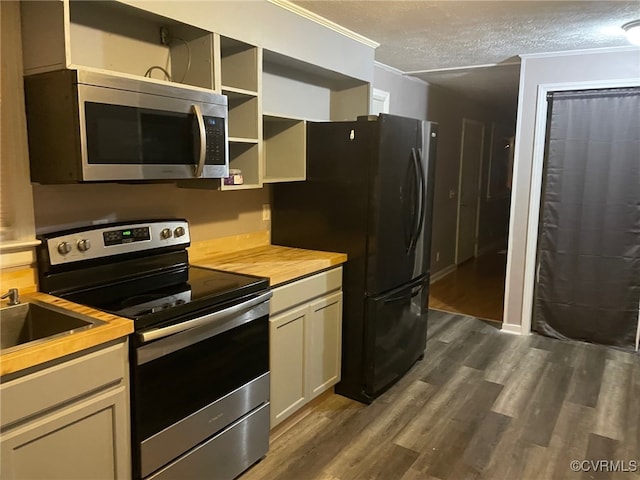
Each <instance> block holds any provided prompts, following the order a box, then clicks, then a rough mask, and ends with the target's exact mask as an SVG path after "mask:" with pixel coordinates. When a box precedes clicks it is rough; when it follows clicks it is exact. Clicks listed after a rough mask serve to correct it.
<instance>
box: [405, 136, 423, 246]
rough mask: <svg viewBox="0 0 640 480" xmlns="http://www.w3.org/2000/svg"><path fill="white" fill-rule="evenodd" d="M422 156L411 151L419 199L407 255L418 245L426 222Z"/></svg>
mask: <svg viewBox="0 0 640 480" xmlns="http://www.w3.org/2000/svg"><path fill="white" fill-rule="evenodd" d="M419 155H420V154H419V153H418V152H416V149H415V148H412V149H411V159H412V160H413V167H414V172H415V176H416V186H417V189H416V190H417V192H419V193H418V194H417V198H416V203H417V205H415V209H414V212H415V213H414V219H413V225H414V227H413V232H412V233H411V237H410V238H411V240H410V241H409V248H408V249H407V253H409V252H411V251H412V250H413V249H414V248H416V245H417V243H418V237H419V236H420V229H421V228H422V224H423V220H424V218H423V217H424V208H423V203H424V172H423V170H422V162H421V160H420V158H419V157H418V156H419Z"/></svg>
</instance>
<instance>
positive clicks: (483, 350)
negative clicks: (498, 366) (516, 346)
mask: <svg viewBox="0 0 640 480" xmlns="http://www.w3.org/2000/svg"><path fill="white" fill-rule="evenodd" d="M483 341H484V343H483V344H482V345H479V346H478V348H476V349H475V350H474V351H473V352H472V353H471V354H470V355H469V356H468V357H467V359H466V360H465V361H464V365H466V366H467V367H471V368H475V369H476V370H486V369H487V367H489V366H490V365H492V364H493V363H494V362H495V361H496V359H497V358H499V357H500V356H501V355H502V353H503V352H504V351H505V350H506V349H507V347H508V346H509V344H510V342H513V337H512V336H511V335H486V334H485V336H484V340H483Z"/></svg>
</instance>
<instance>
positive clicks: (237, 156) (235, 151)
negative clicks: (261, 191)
mask: <svg viewBox="0 0 640 480" xmlns="http://www.w3.org/2000/svg"><path fill="white" fill-rule="evenodd" d="M260 154H261V145H260V144H259V143H250V142H240V143H236V142H229V168H230V169H238V170H240V171H241V172H242V177H243V180H244V183H243V184H242V185H225V184H224V181H220V190H245V189H249V188H260V187H262V179H261V175H260V164H261V163H260Z"/></svg>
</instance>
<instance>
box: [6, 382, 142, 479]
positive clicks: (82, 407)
mask: <svg viewBox="0 0 640 480" xmlns="http://www.w3.org/2000/svg"><path fill="white" fill-rule="evenodd" d="M127 404H128V396H127V390H126V387H124V386H122V387H119V388H117V389H115V390H111V391H108V392H105V393H103V394H100V395H97V396H94V397H91V398H89V399H87V400H85V401H82V402H79V403H77V404H74V405H72V406H69V407H66V408H64V409H60V410H58V411H54V412H53V413H50V414H48V415H46V416H44V417H39V418H38V419H36V420H33V421H31V422H28V423H27V424H25V425H23V426H20V427H17V428H15V429H11V430H9V431H7V432H3V435H2V440H0V455H1V467H0V477H2V478H3V479H7V480H9V479H19V478H29V479H39V478H41V479H48V480H50V479H61V480H62V479H64V480H71V479H78V480H80V479H88V478H92V479H128V478H130V477H131V455H130V450H129V443H130V442H129V416H128V407H127Z"/></svg>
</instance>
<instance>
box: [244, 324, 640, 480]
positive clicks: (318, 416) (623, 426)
mask: <svg viewBox="0 0 640 480" xmlns="http://www.w3.org/2000/svg"><path fill="white" fill-rule="evenodd" d="M498 327H499V324H495V323H491V322H486V321H481V320H478V319H476V318H473V317H465V316H461V315H454V314H445V313H441V312H435V311H431V312H430V325H429V333H428V342H427V349H426V352H425V357H424V359H423V360H422V361H420V362H418V363H417V364H416V365H415V366H414V367H413V368H412V369H411V370H410V371H409V372H408V373H407V375H405V376H404V377H403V378H402V379H401V380H400V381H399V382H398V383H397V384H396V385H395V386H393V387H392V388H391V389H390V390H388V391H387V392H386V393H385V394H384V395H382V396H381V397H380V398H378V399H377V400H376V401H375V402H373V404H371V405H369V406H365V405H362V404H360V403H357V402H355V401H352V400H349V399H347V398H344V397H342V396H339V395H333V394H331V395H328V396H326V397H325V398H323V399H322V400H321V401H319V402H317V403H315V404H314V405H313V406H311V408H308V409H307V410H306V411H305V412H304V414H303V415H301V416H300V419H299V420H298V421H297V422H295V423H291V424H289V425H287V426H286V427H285V428H282V429H277V431H276V432H274V434H273V435H272V440H271V447H270V452H269V453H268V454H267V456H266V457H265V458H264V459H263V460H262V461H261V462H260V463H258V464H256V465H255V466H254V467H252V468H251V469H250V470H249V471H248V472H247V473H245V474H244V475H243V476H242V477H241V480H255V479H269V480H278V479H280V480H315V479H323V480H360V479H381V480H437V479H440V480H458V479H460V480H466V479H486V480H501V479H504V480H545V479H576V480H586V479H592V478H594V479H600V478H602V479H605V478H606V479H620V480H638V479H640V465H639V466H638V470H637V471H636V472H620V471H618V472H612V471H611V470H613V469H614V467H615V468H618V469H622V468H626V469H627V470H633V464H632V463H631V462H632V461H636V462H638V463H640V356H639V355H637V354H632V353H627V352H622V351H618V350H615V349H611V348H607V347H603V346H597V345H590V344H585V343H579V342H564V341H559V340H555V339H550V338H546V337H541V336H537V335H531V336H526V337H525V336H517V335H510V334H507V333H501V332H500V331H499V330H498ZM572 460H579V461H583V460H594V461H597V460H611V461H620V462H624V463H618V464H617V466H616V465H612V466H611V467H610V468H609V470H610V471H609V472H599V473H594V472H578V473H574V472H572V471H571V469H570V462H571V461H572ZM584 465H588V464H586V463H585V464H584Z"/></svg>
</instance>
